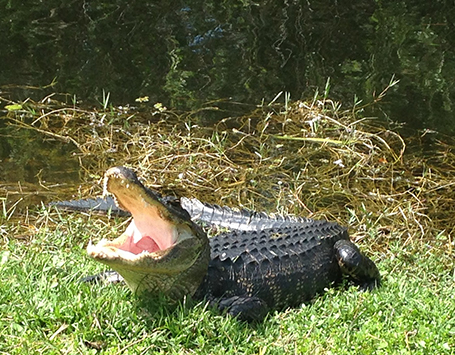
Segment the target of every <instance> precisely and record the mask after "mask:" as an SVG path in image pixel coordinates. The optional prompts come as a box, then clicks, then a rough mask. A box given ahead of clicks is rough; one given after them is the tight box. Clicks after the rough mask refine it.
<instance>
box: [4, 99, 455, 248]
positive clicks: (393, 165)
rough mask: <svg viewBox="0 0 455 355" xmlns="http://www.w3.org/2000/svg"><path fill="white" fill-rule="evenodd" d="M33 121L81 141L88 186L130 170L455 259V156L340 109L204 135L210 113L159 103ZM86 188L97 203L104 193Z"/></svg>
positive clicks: (40, 113) (201, 193)
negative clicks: (433, 246) (436, 249)
mask: <svg viewBox="0 0 455 355" xmlns="http://www.w3.org/2000/svg"><path fill="white" fill-rule="evenodd" d="M35 105H37V104H36V103H35ZM204 110H205V111H208V110H216V108H210V107H207V108H204ZM35 112H36V114H35V116H34V117H35V118H34V120H33V122H31V123H26V119H24V118H23V117H25V116H26V115H23V116H21V115H20V114H19V113H16V114H15V115H14V118H13V117H11V118H12V119H13V120H14V124H16V125H20V126H22V127H25V128H31V129H35V130H39V131H40V132H42V133H43V134H45V135H48V136H51V137H53V138H58V139H61V140H65V141H68V142H72V143H73V144H74V145H75V147H76V148H77V153H76V154H77V155H78V158H79V160H80V165H81V167H82V169H83V171H84V172H86V173H87V175H86V180H87V181H90V182H92V181H93V176H94V175H95V176H100V175H101V174H102V173H103V171H104V170H105V169H107V168H108V167H110V166H114V165H120V164H121V165H127V166H130V167H132V168H134V169H135V170H136V171H137V172H138V173H139V175H140V176H142V178H143V179H144V180H145V181H146V184H148V185H150V186H153V187H155V188H156V189H158V190H161V192H162V193H164V194H169V193H176V194H180V195H185V196H194V197H197V198H199V199H201V200H204V201H207V202H211V203H218V204H221V205H230V206H242V207H246V208H251V209H256V210H265V211H268V212H278V213H293V214H298V215H305V216H309V217H312V218H327V219H330V220H337V221H338V222H340V223H341V224H349V225H350V226H351V228H352V231H354V233H353V235H354V237H355V238H356V239H362V238H374V239H375V242H376V243H375V245H376V246H386V245H387V244H388V243H389V242H390V241H399V242H400V243H401V244H402V245H406V244H407V243H409V241H411V240H416V239H420V240H422V243H429V242H430V241H431V240H435V239H438V238H441V236H444V238H449V240H448V243H447V244H446V245H448V248H449V250H447V251H446V252H449V253H452V249H451V248H452V246H453V242H452V241H451V240H450V238H451V235H452V234H453V231H454V222H453V220H454V219H453V214H454V213H453V210H454V206H455V205H454V197H455V196H454V192H453V185H454V184H455V180H454V175H455V168H454V163H453V162H454V161H455V159H454V158H455V156H454V153H453V149H454V145H449V144H447V143H443V142H440V141H436V142H434V144H432V145H431V146H426V147H425V149H431V152H430V154H425V152H423V151H422V146H421V145H419V144H418V143H417V141H416V139H406V142H405V140H404V139H403V138H402V137H401V135H400V134H399V133H398V129H389V128H386V126H385V125H384V124H383V123H381V122H379V121H377V120H375V119H369V118H360V117H359V116H358V111H357V110H346V111H342V110H341V108H340V105H339V104H338V103H335V102H333V101H331V100H328V99H324V100H313V101H312V102H309V103H308V102H302V101H297V102H292V103H291V102H286V103H285V104H284V105H278V104H270V105H262V106H260V107H258V108H257V109H256V110H255V111H253V112H251V113H250V114H248V115H245V116H242V117H226V118H224V119H222V120H217V121H216V122H214V123H212V124H204V125H202V124H201V122H202V121H201V120H200V115H201V113H200V112H188V113H179V112H173V111H169V110H167V109H166V108H164V107H162V106H161V105H159V104H158V105H155V106H154V108H153V109H150V108H147V109H145V108H141V109H135V108H125V107H124V108H113V107H112V108H110V109H108V108H106V107H105V109H103V110H101V111H97V110H91V111H88V110H81V109H78V108H68V107H52V105H51V104H47V105H43V106H42V107H39V109H35ZM29 120H30V119H29ZM415 138H418V136H416V137H415ZM87 186H88V188H87V190H86V194H87V195H88V194H94V193H96V192H99V188H98V187H95V188H93V186H94V185H93V184H92V183H89V184H88V185H87Z"/></svg>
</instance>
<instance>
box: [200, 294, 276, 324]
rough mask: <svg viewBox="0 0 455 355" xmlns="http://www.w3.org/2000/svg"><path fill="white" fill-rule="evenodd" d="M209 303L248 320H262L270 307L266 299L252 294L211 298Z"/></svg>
mask: <svg viewBox="0 0 455 355" xmlns="http://www.w3.org/2000/svg"><path fill="white" fill-rule="evenodd" d="M209 304H210V305H211V306H214V307H215V308H218V309H219V310H220V311H226V312H227V313H228V314H230V315H231V316H233V317H236V318H237V319H239V320H242V321H246V322H258V321H262V320H263V319H264V318H265V316H266V315H267V313H268V311H269V308H268V306H267V304H266V303H265V301H264V300H262V299H260V298H258V297H250V296H232V297H228V298H220V299H213V300H210V302H209Z"/></svg>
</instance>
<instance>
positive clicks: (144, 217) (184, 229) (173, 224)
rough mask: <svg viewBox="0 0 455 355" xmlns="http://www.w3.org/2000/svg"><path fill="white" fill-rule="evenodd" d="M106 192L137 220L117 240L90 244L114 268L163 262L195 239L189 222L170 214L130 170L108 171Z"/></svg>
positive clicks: (92, 252)
mask: <svg viewBox="0 0 455 355" xmlns="http://www.w3.org/2000/svg"><path fill="white" fill-rule="evenodd" d="M104 183H105V185H104V188H105V192H106V191H108V192H109V193H111V194H112V195H114V198H115V200H116V202H117V203H118V205H119V206H120V207H121V208H123V209H125V210H127V211H129V212H131V214H132V215H133V220H132V221H131V223H130V224H129V226H128V227H127V229H126V230H125V232H124V233H123V234H122V235H121V236H120V237H118V238H117V239H115V240H112V241H109V240H106V239H103V240H101V241H100V242H99V243H98V244H96V245H94V244H92V243H89V245H88V247H87V252H88V254H89V256H91V257H92V258H94V259H96V260H98V261H100V262H103V263H105V264H108V265H110V266H111V267H114V266H115V264H116V263H121V264H125V263H127V264H129V263H133V262H137V261H139V260H141V259H144V258H149V257H152V258H153V259H160V258H163V257H164V256H165V255H167V254H168V253H169V252H170V250H172V248H173V247H174V246H175V245H176V244H178V243H180V242H181V241H183V240H185V239H188V238H192V237H194V236H193V235H192V233H191V230H189V228H188V224H187V221H186V220H184V219H183V218H180V217H179V215H178V213H176V212H175V211H170V210H169V208H172V207H168V206H165V205H164V204H163V203H162V202H161V201H160V197H159V196H157V195H156V194H155V193H154V192H153V191H151V190H149V189H147V188H145V187H144V186H143V185H142V183H141V182H140V181H139V180H138V179H137V177H136V175H135V174H134V173H133V172H132V171H131V170H129V169H126V168H123V167H115V168H111V169H109V170H107V171H106V174H105V181H104Z"/></svg>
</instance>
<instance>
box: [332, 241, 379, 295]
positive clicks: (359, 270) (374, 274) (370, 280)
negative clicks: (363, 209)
mask: <svg viewBox="0 0 455 355" xmlns="http://www.w3.org/2000/svg"><path fill="white" fill-rule="evenodd" d="M334 248H335V256H336V258H337V260H338V265H339V266H340V269H341V271H342V273H343V274H345V275H347V276H348V278H350V279H351V280H352V281H353V282H354V283H355V284H357V285H359V287H360V289H362V290H364V291H367V290H369V291H371V290H373V289H374V288H376V287H378V286H380V284H381V275H380V273H379V270H378V268H377V267H376V265H375V264H374V262H373V261H372V260H371V259H369V258H368V257H367V256H365V255H363V254H362V252H361V251H360V250H359V248H358V247H357V246H356V245H354V244H353V243H352V242H351V241H349V240H344V239H342V240H339V241H337V242H336V243H335V245H334Z"/></svg>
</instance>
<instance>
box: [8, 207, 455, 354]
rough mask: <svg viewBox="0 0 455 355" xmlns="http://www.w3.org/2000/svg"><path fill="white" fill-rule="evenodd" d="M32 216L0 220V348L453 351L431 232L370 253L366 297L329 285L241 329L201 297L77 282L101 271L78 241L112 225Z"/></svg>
mask: <svg viewBox="0 0 455 355" xmlns="http://www.w3.org/2000/svg"><path fill="white" fill-rule="evenodd" d="M37 214H38V219H37V221H36V223H35V226H36V227H38V228H30V229H28V228H29V227H26V226H23V225H22V226H20V225H18V224H16V223H15V222H13V221H6V220H3V223H0V225H1V226H0V236H1V238H2V250H1V252H0V272H1V275H2V277H1V278H0V353H1V354H25V353H27V354H95V353H96V354H98V353H102V354H142V353H163V354H236V353H240V354H282V353H283V352H285V353H289V354H300V353H303V354H305V353H308V354H454V353H455V341H454V339H455V318H454V316H453V315H454V314H455V286H454V285H455V274H454V271H453V270H454V261H453V259H452V258H451V256H450V252H449V251H447V250H446V249H447V245H450V243H448V241H447V240H445V239H444V237H443V236H442V235H441V236H440V239H439V240H438V241H435V242H433V243H432V246H431V247H428V248H426V249H422V247H421V245H422V244H421V242H420V241H417V240H416V241H414V242H410V243H408V244H407V245H405V246H404V245H401V244H399V242H398V241H397V242H391V243H390V244H389V253H388V254H384V253H382V254H380V253H379V252H375V253H374V254H373V255H371V256H372V258H373V259H374V260H375V261H377V262H378V265H379V268H380V270H381V272H382V274H383V286H382V287H381V288H380V289H378V290H376V291H374V292H371V293H368V292H367V293H363V292H359V291H358V290H357V289H356V288H355V287H350V288H348V289H347V290H344V289H331V290H329V291H328V292H327V293H326V294H325V295H323V296H321V297H319V298H317V299H316V300H315V301H314V302H313V303H312V304H309V305H303V306H301V307H300V308H298V309H289V310H285V311H282V312H275V313H271V314H270V315H269V316H268V317H267V319H266V320H265V321H264V322H262V323H260V324H257V325H248V324H244V323H240V322H238V321H236V320H235V319H232V318H231V317H229V316H226V315H223V314H218V313H217V312H215V311H213V310H211V309H207V307H206V305H205V304H203V303H195V302H183V303H182V304H179V305H178V306H177V307H174V308H171V307H166V306H164V305H162V304H159V305H158V306H157V307H153V308H141V306H140V305H139V304H140V303H139V302H138V301H137V300H136V299H135V298H134V297H132V296H131V293H130V291H129V290H128V289H127V288H126V287H125V286H124V285H121V284H117V285H99V284H98V285H97V284H85V283H80V282H78V280H79V279H80V278H81V277H83V276H84V275H90V274H93V273H97V272H99V271H100V270H102V266H100V265H98V264H97V263H95V262H93V261H91V260H89V258H88V257H87V256H86V254H85V246H86V244H87V242H88V240H89V239H90V238H94V239H98V238H100V237H101V236H103V235H104V234H109V233H110V234H111V236H114V235H116V233H118V231H117V227H118V228H121V226H119V224H120V223H119V221H114V220H103V219H100V218H99V217H96V218H94V217H86V216H81V215H68V216H60V215H57V214H55V212H53V213H49V211H46V210H42V211H39V212H37ZM364 243H365V242H364ZM362 246H363V247H364V249H365V247H366V245H362ZM367 249H368V248H367Z"/></svg>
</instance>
